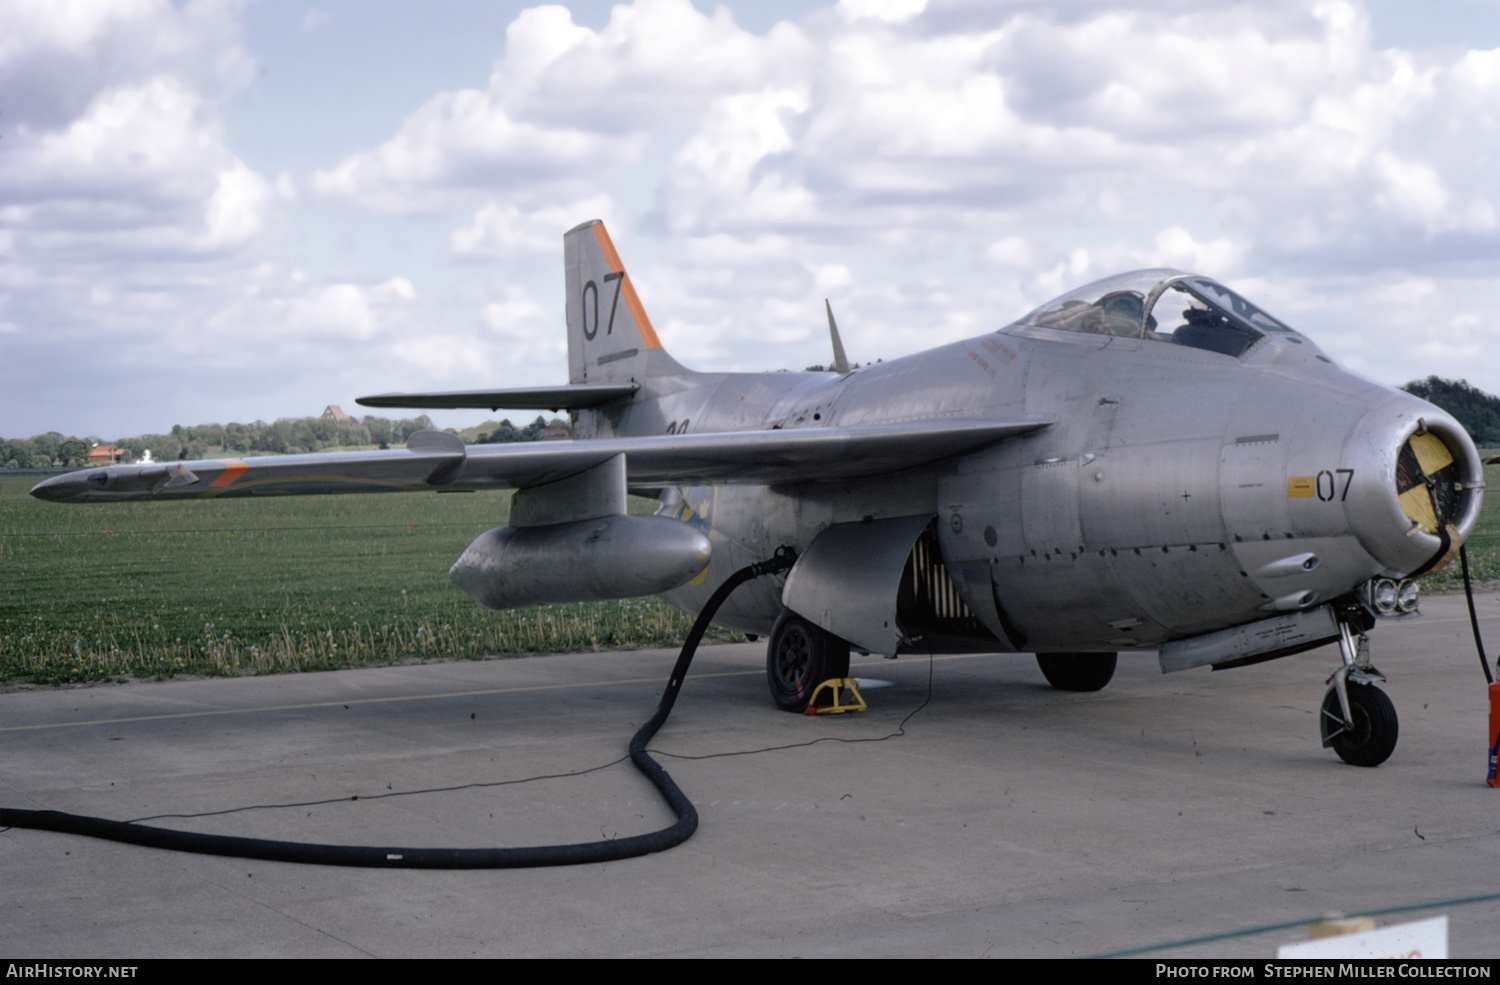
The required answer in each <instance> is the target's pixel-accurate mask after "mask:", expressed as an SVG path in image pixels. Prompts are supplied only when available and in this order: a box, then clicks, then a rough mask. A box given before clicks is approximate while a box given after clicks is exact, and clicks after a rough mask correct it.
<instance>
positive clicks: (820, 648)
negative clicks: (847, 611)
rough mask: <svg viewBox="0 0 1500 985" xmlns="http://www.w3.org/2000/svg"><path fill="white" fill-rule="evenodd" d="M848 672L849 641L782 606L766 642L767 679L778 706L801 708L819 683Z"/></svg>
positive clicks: (844, 675) (787, 709)
mask: <svg viewBox="0 0 1500 985" xmlns="http://www.w3.org/2000/svg"><path fill="white" fill-rule="evenodd" d="M848 676H849V644H848V642H847V641H845V640H841V639H839V638H838V637H837V636H834V635H833V634H832V633H830V632H828V631H827V630H826V629H821V628H819V627H817V626H814V625H813V624H812V623H810V622H808V621H807V620H806V619H803V618H802V617H801V616H799V615H797V614H796V613H795V612H793V611H792V610H791V609H782V610H781V615H780V616H778V617H777V618H776V625H775V626H774V627H773V628H772V629H771V638H770V642H769V643H767V644H766V681H767V683H769V684H770V685H771V697H772V698H773V699H775V701H776V706H777V707H778V708H781V709H782V710H784V711H801V710H802V709H804V708H806V707H807V701H808V699H809V698H811V697H812V693H813V689H814V688H816V687H817V686H818V685H819V684H821V683H823V682H824V681H826V680H828V679H829V678H830V677H848Z"/></svg>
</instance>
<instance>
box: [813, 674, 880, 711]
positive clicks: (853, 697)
mask: <svg viewBox="0 0 1500 985" xmlns="http://www.w3.org/2000/svg"><path fill="white" fill-rule="evenodd" d="M845 688H848V690H849V700H847V701H844V700H842V699H843V697H844V689H845ZM824 691H827V692H828V700H829V704H826V705H820V704H818V697H819V695H821V694H823V692H824ZM866 707H867V706H866V705H865V699H864V698H862V697H860V693H859V685H858V684H856V683H854V678H852V677H830V678H828V680H826V681H824V682H823V683H822V684H819V685H818V686H817V687H815V688H813V693H812V697H811V698H808V699H807V707H806V708H804V709H802V714H804V715H842V714H844V712H846V711H864V710H865V708H866Z"/></svg>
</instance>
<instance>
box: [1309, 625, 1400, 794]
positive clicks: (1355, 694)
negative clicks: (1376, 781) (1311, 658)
mask: <svg viewBox="0 0 1500 985" xmlns="http://www.w3.org/2000/svg"><path fill="white" fill-rule="evenodd" d="M1339 652H1340V654H1341V655H1342V656H1343V658H1344V665H1343V666H1342V667H1340V668H1339V669H1338V670H1336V671H1334V672H1333V676H1332V677H1330V678H1329V679H1328V691H1327V693H1325V694H1324V695H1323V707H1322V710H1321V711H1320V712H1319V714H1318V725H1319V731H1320V732H1321V733H1322V736H1323V748H1325V749H1327V748H1330V747H1331V748H1332V749H1333V751H1334V752H1336V753H1338V757H1339V758H1340V759H1342V760H1343V761H1344V762H1346V763H1348V764H1349V765H1350V766H1379V765H1380V764H1381V763H1383V762H1385V761H1386V760H1387V759H1389V758H1390V757H1391V753H1392V752H1394V751H1395V749H1396V738H1397V736H1398V734H1399V732H1400V727H1399V723H1398V722H1397V720H1396V706H1395V705H1393V704H1391V699H1390V698H1388V697H1386V695H1385V692H1384V691H1382V690H1380V688H1378V687H1376V686H1375V682H1376V681H1383V680H1385V675H1384V674H1382V673H1381V672H1380V671H1378V670H1376V669H1375V668H1374V666H1373V665H1372V664H1371V663H1370V646H1369V640H1367V639H1366V638H1365V636H1364V634H1360V635H1359V637H1358V638H1357V639H1356V637H1355V634H1354V630H1353V629H1352V628H1351V627H1350V626H1349V625H1348V624H1347V623H1340V624H1339Z"/></svg>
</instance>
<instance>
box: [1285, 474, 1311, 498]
mask: <svg viewBox="0 0 1500 985" xmlns="http://www.w3.org/2000/svg"><path fill="white" fill-rule="evenodd" d="M1316 481H1317V480H1316V479H1315V478H1314V477H1313V476H1310V475H1294V476H1291V477H1289V478H1288V479H1287V480H1286V494H1287V498H1289V499H1311V498H1312V497H1313V496H1314V495H1315V493H1314V492H1313V483H1314V482H1316Z"/></svg>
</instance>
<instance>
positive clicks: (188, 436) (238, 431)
mask: <svg viewBox="0 0 1500 985" xmlns="http://www.w3.org/2000/svg"><path fill="white" fill-rule="evenodd" d="M432 426H433V424H432V419H431V418H429V417H428V416H427V415H426V414H419V415H417V416H416V417H414V418H406V419H402V420H399V421H393V420H391V419H389V418H386V417H375V416H373V415H369V416H366V417H362V418H359V419H358V420H354V419H351V420H347V421H334V420H330V419H327V418H323V417H297V418H292V417H283V418H279V419H278V420H276V421H273V422H272V423H270V424H267V423H266V422H265V421H253V422H251V423H249V424H239V423H229V424H199V425H195V426H191V427H189V426H185V425H182V424H174V425H172V430H171V431H169V432H167V433H166V434H142V435H138V436H136V437H132V438H120V439H117V440H115V441H114V442H113V444H114V446H115V447H116V448H120V449H124V450H125V452H126V454H125V456H124V458H123V460H124V461H129V462H134V461H139V460H140V459H141V458H142V457H143V456H144V455H145V452H146V450H147V449H150V451H151V457H152V458H153V459H156V460H157V461H173V460H180V459H200V458H212V457H214V456H216V455H225V454H235V455H254V454H267V455H294V454H300V453H304V452H315V451H328V450H332V449H338V448H369V447H376V448H389V447H391V446H393V445H395V446H398V447H399V446H401V445H403V444H405V443H406V440H407V439H408V438H410V437H411V436H412V434H413V433H415V432H417V431H426V430H430V429H431V428H432ZM481 426H482V427H484V426H486V425H481ZM489 426H493V422H492V424H491V425H489ZM557 428H561V429H564V430H568V423H567V422H566V421H562V420H553V421H546V420H544V419H543V418H541V417H537V419H536V420H535V421H533V422H532V423H530V424H528V425H526V426H525V427H520V428H518V427H516V426H515V425H514V424H512V423H511V422H510V421H509V420H505V421H502V422H500V424H499V426H497V427H493V430H488V431H484V432H482V433H478V434H477V435H472V436H471V435H468V434H467V432H465V437H466V438H467V440H469V441H471V442H472V443H475V444H486V443H499V442H507V441H538V440H541V438H542V437H543V432H544V431H548V430H549V429H557ZM109 443H110V442H106V441H104V440H103V439H101V438H99V437H97V436H94V435H88V436H85V437H82V438H80V437H77V436H75V435H63V434H62V433H61V432H58V431H48V432H47V433H45V434H38V435H33V436H32V437H30V438H0V467H3V468H7V469H28V468H31V469H36V468H67V467H70V466H77V465H83V464H84V463H85V462H87V461H88V454H89V449H90V448H92V447H93V446H94V445H95V444H109Z"/></svg>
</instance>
